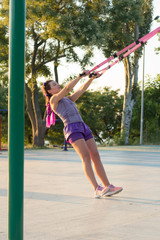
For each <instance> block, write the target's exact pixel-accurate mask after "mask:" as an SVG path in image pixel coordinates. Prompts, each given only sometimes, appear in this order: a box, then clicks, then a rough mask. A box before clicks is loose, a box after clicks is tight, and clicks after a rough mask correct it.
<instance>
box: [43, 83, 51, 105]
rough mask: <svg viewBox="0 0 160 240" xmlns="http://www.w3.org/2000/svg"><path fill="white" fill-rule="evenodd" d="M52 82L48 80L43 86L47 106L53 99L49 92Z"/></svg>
mask: <svg viewBox="0 0 160 240" xmlns="http://www.w3.org/2000/svg"><path fill="white" fill-rule="evenodd" d="M52 81H53V80H48V81H46V82H44V83H43V86H42V92H43V95H44V97H45V99H46V106H47V104H48V103H49V100H50V98H51V97H52V95H51V94H50V93H49V92H48V90H50V89H51V87H50V82H52Z"/></svg>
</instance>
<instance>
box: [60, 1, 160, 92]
mask: <svg viewBox="0 0 160 240" xmlns="http://www.w3.org/2000/svg"><path fill="white" fill-rule="evenodd" d="M153 7H154V9H153V19H154V18H155V17H156V16H160V0H154V1H153ZM159 20H160V18H159ZM159 26H160V22H159V23H157V21H153V23H152V26H151V31H153V30H154V29H156V28H157V27H159ZM159 46H160V41H158V36H157V35H155V36H154V37H152V38H151V39H150V40H149V41H148V42H147V45H145V68H144V70H145V72H144V73H145V79H146V77H147V75H150V76H151V77H156V75H157V74H160V54H159V55H156V54H155V48H156V47H159ZM104 60H105V57H104V56H103V54H102V53H100V52H99V51H98V50H97V51H96V54H95V56H94V59H93V61H94V63H95V66H96V65H97V64H99V63H101V62H102V61H104ZM90 69H92V67H90V68H89V70H90ZM80 72H81V68H80V67H79V66H78V65H77V64H67V63H66V62H65V61H62V63H61V66H60V67H59V69H58V73H59V83H60V84H61V83H62V82H63V81H64V79H66V78H68V77H69V76H70V75H72V74H73V75H78V74H79V73H80ZM142 76H143V58H141V59H140V61H139V75H138V79H139V82H141V81H142ZM124 79H125V77H124V66H123V63H122V62H121V63H118V64H116V65H115V66H113V67H112V68H111V69H109V70H107V71H106V72H105V74H103V76H101V77H100V78H98V79H95V80H94V81H93V82H92V84H91V86H90V87H89V89H92V90H97V89H101V88H103V87H105V86H107V87H110V88H111V89H113V90H116V89H120V91H119V93H120V94H123V93H124V87H125V80H124ZM79 85H80V84H79ZM79 85H77V86H76V87H75V90H76V88H78V87H79Z"/></svg>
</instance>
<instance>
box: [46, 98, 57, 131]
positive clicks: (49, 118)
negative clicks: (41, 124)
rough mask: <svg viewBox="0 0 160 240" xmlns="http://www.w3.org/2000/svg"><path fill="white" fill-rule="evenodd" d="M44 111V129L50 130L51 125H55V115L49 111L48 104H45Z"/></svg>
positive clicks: (49, 106)
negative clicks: (45, 112)
mask: <svg viewBox="0 0 160 240" xmlns="http://www.w3.org/2000/svg"><path fill="white" fill-rule="evenodd" d="M46 110H47V116H46V127H47V128H50V127H51V125H55V114H54V112H53V111H52V109H51V105H50V102H49V103H48V104H47V107H46Z"/></svg>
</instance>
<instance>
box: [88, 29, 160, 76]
mask: <svg viewBox="0 0 160 240" xmlns="http://www.w3.org/2000/svg"><path fill="white" fill-rule="evenodd" d="M158 32H160V27H158V28H156V29H155V30H153V31H152V32H150V33H148V34H146V35H145V36H143V37H142V38H140V39H139V40H137V41H135V42H133V43H131V44H130V45H128V46H127V47H125V48H123V49H122V50H121V51H119V52H117V53H116V54H114V55H112V56H111V57H109V58H107V59H106V60H105V61H103V62H101V63H100V64H98V65H97V66H95V67H94V68H92V69H91V70H90V71H89V72H88V73H92V72H93V71H95V70H96V69H98V68H100V67H101V66H103V65H104V64H106V63H108V62H110V61H111V60H113V59H114V58H116V57H118V56H120V55H121V54H122V53H124V52H126V51H127V50H129V49H130V48H131V49H130V50H129V51H127V52H126V53H125V54H124V55H123V56H122V57H121V58H119V59H117V60H116V61H114V62H113V63H111V64H110V65H108V66H107V67H105V68H103V69H102V70H99V71H97V72H95V73H98V72H101V73H102V74H103V73H104V72H105V71H106V70H108V69H109V68H111V67H113V66H114V65H115V64H116V63H118V62H119V61H121V60H122V59H123V58H125V57H127V56H128V55H130V54H131V53H132V52H134V51H135V50H137V49H138V48H139V47H140V46H141V45H142V44H143V43H145V42H147V41H148V40H149V39H150V38H152V37H153V36H154V35H156V34H157V33H158Z"/></svg>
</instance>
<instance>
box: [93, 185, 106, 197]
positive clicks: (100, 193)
mask: <svg viewBox="0 0 160 240" xmlns="http://www.w3.org/2000/svg"><path fill="white" fill-rule="evenodd" d="M108 191H110V188H109V187H101V186H99V185H98V187H97V188H96V191H95V195H94V196H95V198H100V197H102V196H104V195H105V194H106V193H107V192H108Z"/></svg>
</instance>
